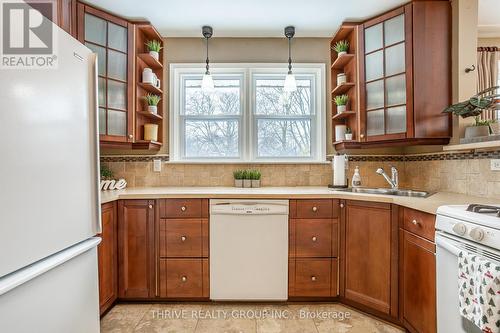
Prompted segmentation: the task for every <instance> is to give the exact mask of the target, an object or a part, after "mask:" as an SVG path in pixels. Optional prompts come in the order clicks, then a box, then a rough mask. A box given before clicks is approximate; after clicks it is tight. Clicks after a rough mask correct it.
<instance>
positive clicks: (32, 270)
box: [0, 237, 101, 296]
mask: <svg viewBox="0 0 500 333" xmlns="http://www.w3.org/2000/svg"><path fill="white" fill-rule="evenodd" d="M100 242H101V238H99V237H92V238H89V239H87V240H85V241H83V242H81V243H78V244H76V245H74V246H72V247H70V248H68V249H66V250H62V251H60V252H58V253H56V254H53V255H51V256H49V257H47V258H45V259H42V260H40V261H37V262H35V263H34V264H31V265H29V266H26V267H24V268H21V269H20V270H17V271H15V272H13V273H10V274H8V275H6V276H4V277H2V278H0V296H1V295H3V294H6V293H7V292H9V291H10V290H12V289H14V288H16V287H19V286H20V285H22V284H24V283H26V282H28V281H30V280H33V279H34V278H36V277H37V276H39V275H42V274H43V273H45V272H48V271H50V270H51V269H54V268H56V267H57V266H60V265H62V264H64V263H65V262H67V261H69V260H71V259H73V258H75V257H77V256H78V255H80V254H82V253H84V252H86V251H88V250H90V249H92V248H94V247H96V246H97V245H98V244H99V243H100Z"/></svg>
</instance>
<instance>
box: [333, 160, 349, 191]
mask: <svg viewBox="0 0 500 333" xmlns="http://www.w3.org/2000/svg"><path fill="white" fill-rule="evenodd" d="M346 161H347V159H346V156H345V155H335V156H333V162H332V167H333V186H346V185H347V182H346V178H345V166H346Z"/></svg>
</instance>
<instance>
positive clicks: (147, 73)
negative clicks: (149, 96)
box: [142, 67, 156, 85]
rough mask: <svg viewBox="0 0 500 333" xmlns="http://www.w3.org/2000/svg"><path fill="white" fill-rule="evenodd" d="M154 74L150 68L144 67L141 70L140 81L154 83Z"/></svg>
mask: <svg viewBox="0 0 500 333" xmlns="http://www.w3.org/2000/svg"><path fill="white" fill-rule="evenodd" d="M155 77H156V75H155V74H154V73H153V70H152V69H151V68H148V67H146V68H144V69H143V71H142V83H149V84H153V85H155V84H156V79H155Z"/></svg>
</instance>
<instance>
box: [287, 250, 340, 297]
mask: <svg viewBox="0 0 500 333" xmlns="http://www.w3.org/2000/svg"><path fill="white" fill-rule="evenodd" d="M334 260H335V259H334ZM331 265H332V259H297V260H296V261H295V288H294V289H295V292H294V295H293V296H303V297H308V296H312V297H330V296H331V280H332V266H331Z"/></svg>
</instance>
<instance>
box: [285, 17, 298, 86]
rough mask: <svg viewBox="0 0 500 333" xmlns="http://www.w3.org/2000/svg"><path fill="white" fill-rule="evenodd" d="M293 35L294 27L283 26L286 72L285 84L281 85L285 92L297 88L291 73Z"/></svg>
mask: <svg viewBox="0 0 500 333" xmlns="http://www.w3.org/2000/svg"><path fill="white" fill-rule="evenodd" d="M294 35H295V27H293V26H288V27H286V28H285V37H286V38H288V74H287V75H286V78H285V84H284V85H283V91H284V92H286V93H291V92H294V91H296V90H297V82H296V81H295V76H294V75H293V73H292V49H291V44H292V38H293V36H294Z"/></svg>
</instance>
